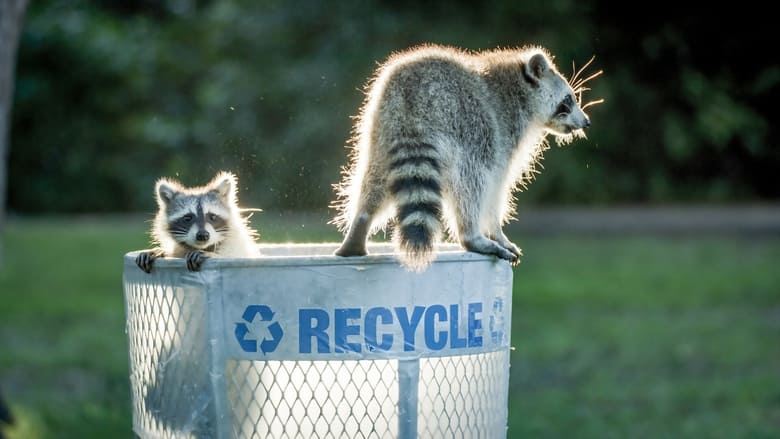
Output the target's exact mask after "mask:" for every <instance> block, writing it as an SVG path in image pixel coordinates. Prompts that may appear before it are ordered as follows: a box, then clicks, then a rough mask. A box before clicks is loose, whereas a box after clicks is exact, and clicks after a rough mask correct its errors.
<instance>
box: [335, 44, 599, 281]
mask: <svg viewBox="0 0 780 439" xmlns="http://www.w3.org/2000/svg"><path fill="white" fill-rule="evenodd" d="M591 61H592V60H591ZM589 64H590V62H589V63H588V64H587V65H585V66H584V67H583V69H580V71H579V72H576V73H575V74H574V75H573V77H572V78H571V80H570V81H567V80H566V79H565V78H564V77H563V76H562V75H561V74H560V73H558V70H557V69H556V67H555V66H554V64H553V63H552V57H551V56H550V55H549V54H548V53H547V52H546V51H545V50H544V49H542V48H538V47H530V48H523V49H514V50H494V51H488V52H480V53H467V52H463V51H461V50H458V49H454V48H449V47H442V46H423V47H419V48H415V49H412V50H409V51H407V52H402V53H399V54H396V55H394V56H391V57H390V58H389V59H388V60H387V61H386V62H385V63H384V64H383V65H382V66H381V67H379V69H378V70H377V72H376V75H375V77H374V79H373V81H372V82H371V83H370V85H369V87H368V88H367V91H368V92H367V97H366V100H365V103H364V105H363V108H362V110H361V113H360V115H359V116H358V117H357V118H356V123H355V127H354V136H353V138H352V141H351V143H352V153H351V159H350V166H349V169H346V170H345V172H344V174H345V178H344V180H343V182H342V183H341V184H339V185H337V186H336V189H337V191H338V192H339V197H338V200H337V201H336V202H335V203H334V207H335V208H336V209H337V210H338V211H339V212H338V215H337V217H336V218H335V220H334V221H333V222H334V223H335V224H336V225H338V226H339V228H340V229H341V230H342V231H344V232H346V233H345V234H346V236H345V239H344V241H343V243H342V244H341V247H340V248H339V249H338V250H336V254H337V255H339V256H360V255H365V254H366V245H365V242H366V238H367V236H368V235H369V234H370V233H374V232H375V231H377V230H378V229H381V228H383V227H384V226H385V225H386V223H387V222H388V220H390V219H391V218H394V223H395V231H394V233H393V239H394V241H396V244H397V246H398V247H400V250H401V263H402V264H403V265H404V266H406V267H409V268H411V269H414V270H421V269H423V268H425V267H426V266H427V265H428V264H429V263H430V262H431V260H432V259H433V258H434V255H433V243H434V242H435V241H436V240H437V239H438V238H439V235H440V233H441V230H442V228H444V229H446V230H447V231H448V232H449V234H450V236H452V237H453V238H455V239H457V240H458V241H459V242H460V244H461V245H462V246H463V247H464V248H466V249H467V250H469V251H473V252H477V253H484V254H491V255H495V256H498V257H499V258H502V259H506V260H508V261H510V262H512V263H517V262H518V261H519V257H520V256H521V251H520V249H519V248H517V246H515V245H514V244H513V243H512V242H510V241H509V239H508V238H507V237H506V236H505V235H504V232H503V230H502V225H503V224H504V223H505V222H506V221H507V220H508V219H510V217H511V215H512V212H513V211H514V198H513V196H512V193H513V191H514V190H515V189H517V188H518V186H524V185H525V184H527V183H528V182H529V181H530V180H531V179H532V177H533V174H534V172H535V171H534V167H535V164H536V162H537V161H538V160H539V159H540V158H541V153H542V152H543V151H544V150H545V149H546V148H547V144H546V141H545V138H546V135H547V134H552V135H554V136H556V137H557V138H558V139H559V143H560V142H562V143H566V142H569V141H571V140H573V139H574V138H577V137H584V133H583V131H582V129H583V128H586V127H588V126H590V119H589V118H588V116H587V115H586V114H585V113H584V112H583V110H584V109H585V108H586V107H588V106H589V105H592V104H594V103H599V102H601V101H596V102H591V103H589V104H587V105H580V104H581V99H582V92H583V91H586V90H588V89H587V88H585V87H584V84H585V82H587V81H588V80H590V79H592V78H594V77H596V76H598V75H599V74H600V73H601V72H597V73H596V74H594V75H591V76H590V77H587V78H581V79H577V77H578V76H579V74H580V73H582V71H583V70H584V68H586V67H587V66H588V65H589Z"/></svg>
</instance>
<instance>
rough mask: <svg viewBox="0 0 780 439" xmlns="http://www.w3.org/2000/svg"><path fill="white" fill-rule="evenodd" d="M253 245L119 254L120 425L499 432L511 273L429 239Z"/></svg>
mask: <svg viewBox="0 0 780 439" xmlns="http://www.w3.org/2000/svg"><path fill="white" fill-rule="evenodd" d="M335 248H336V245H327V244H323V245H310V244H294V245H285V246H272V245H267V246H261V247H260V251H261V253H262V255H263V256H262V257H260V258H256V259H210V260H208V261H207V262H206V263H205V264H204V265H203V268H202V270H201V271H200V272H188V271H187V270H186V269H185V267H184V262H183V261H182V260H174V259H162V260H158V261H156V262H155V268H154V270H153V271H152V273H151V274H147V273H144V272H143V271H141V270H140V269H138V268H137V267H136V265H135V262H134V260H135V256H136V254H137V253H136V252H132V253H128V254H127V255H126V256H125V268H124V291H125V307H126V313H127V335H128V341H129V349H130V381H131V387H132V396H133V429H134V431H135V433H136V434H137V435H138V436H140V437H142V438H144V439H147V438H219V439H222V438H257V439H265V438H285V439H287V438H305V439H312V438H317V439H319V438H399V439H411V438H418V437H419V438H457V437H462V438H488V439H493V438H499V437H505V436H506V422H507V392H508V383H509V330H510V318H511V304H512V300H511V294H512V271H511V268H510V267H509V265H508V264H507V263H506V262H504V261H498V260H496V259H495V258H493V257H486V256H483V255H477V254H473V253H466V252H463V251H460V250H458V249H457V248H456V247H442V248H441V249H440V250H441V251H440V253H439V254H438V256H437V258H436V260H435V261H434V263H433V264H432V265H431V266H430V267H429V268H428V269H427V270H425V271H424V272H422V273H414V272H410V271H407V270H405V269H404V268H402V267H400V266H399V265H398V261H397V259H396V258H395V257H394V256H392V255H390V254H389V252H390V248H389V247H386V246H381V245H376V246H373V247H369V249H370V251H371V253H372V255H370V256H367V257H364V258H339V257H335V256H330V255H331V254H332V252H333V250H334V249H335Z"/></svg>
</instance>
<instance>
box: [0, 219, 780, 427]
mask: <svg viewBox="0 0 780 439" xmlns="http://www.w3.org/2000/svg"><path fill="white" fill-rule="evenodd" d="M253 223H254V225H255V226H256V227H258V228H259V229H260V232H261V236H262V237H263V240H264V241H267V242H287V241H333V240H337V239H338V238H339V235H338V233H336V232H335V229H334V228H333V227H331V226H327V225H325V224H324V223H325V221H324V218H321V217H320V216H319V215H311V216H306V215H304V216H298V215H284V214H281V215H280V214H276V213H262V214H258V215H257V216H256V217H254V218H253ZM147 226H148V225H147V224H146V223H144V218H140V217H139V218H129V219H113V220H105V221H103V220H67V219H66V220H34V221H33V220H17V221H13V222H11V223H10V224H9V226H8V228H7V230H6V232H5V234H4V235H3V248H4V259H3V260H4V266H3V267H2V268H0V300H1V302H2V305H1V306H0V340H2V346H3V348H2V349H0V389H1V390H2V393H3V395H4V397H6V398H7V399H8V400H9V402H10V403H11V406H12V409H13V410H14V412H15V414H16V415H17V420H18V423H17V425H16V426H15V427H14V428H13V429H11V430H9V431H8V435H9V437H11V438H17V439H19V438H25V439H35V438H59V437H63V438H64V437H67V438H71V437H73V438H77V437H78V438H92V437H95V438H100V437H131V436H132V433H131V426H130V416H131V407H130V388H129V380H128V358H127V341H126V335H125V332H124V305H123V298H122V285H121V270H122V255H123V254H124V253H125V252H127V251H129V250H135V249H139V248H145V247H147V246H148V243H147V236H146V228H147ZM512 238H513V239H515V240H516V241H517V242H518V244H520V245H521V246H522V247H523V249H524V251H525V255H526V256H525V257H524V260H523V263H522V264H521V265H520V266H519V267H518V268H517V269H516V271H515V291H514V304H513V310H514V314H513V333H512V345H513V346H514V347H515V350H514V351H513V354H512V369H511V378H510V386H511V390H510V405H509V408H510V417H509V427H510V428H509V434H508V437H509V438H524V437H528V438H539V437H550V438H555V437H575V438H610V437H649V438H655V437H675V438H678V437H690V438H699V437H723V438H730V437H755V438H769V437H777V436H776V435H777V431H780V379H778V371H779V370H780V344H778V340H780V270H777V268H776V265H777V261H780V238H771V239H769V238H767V239H732V238H720V239H719V238H688V239H659V238H655V237H633V238H620V237H602V238H593V237H591V238H582V237H580V238H578V237H558V238H539V237H523V236H512Z"/></svg>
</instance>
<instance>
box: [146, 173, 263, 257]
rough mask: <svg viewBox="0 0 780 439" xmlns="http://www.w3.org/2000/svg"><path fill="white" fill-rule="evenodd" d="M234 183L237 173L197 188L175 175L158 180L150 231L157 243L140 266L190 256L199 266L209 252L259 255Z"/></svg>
mask: <svg viewBox="0 0 780 439" xmlns="http://www.w3.org/2000/svg"><path fill="white" fill-rule="evenodd" d="M236 188H237V180H236V177H235V176H234V175H233V174H231V173H229V172H220V173H218V174H217V175H216V176H215V177H214V178H213V179H212V180H211V181H210V182H209V183H208V184H206V185H205V186H200V187H193V188H187V187H184V186H182V185H181V183H179V182H177V181H175V180H172V179H167V178H161V179H160V180H158V181H157V184H156V185H155V191H154V192H155V198H156V199H157V205H158V211H157V215H156V216H155V219H154V224H153V226H152V232H151V237H152V242H153V243H154V244H155V245H156V248H155V250H153V251H152V252H144V253H141V254H140V255H139V256H138V259H137V260H136V262H137V263H138V266H139V267H141V269H143V270H144V271H147V272H148V271H150V270H151V267H152V264H153V262H154V259H155V258H158V257H163V256H164V257H173V258H186V259H187V267H188V268H189V269H190V270H191V271H197V270H199V269H200V264H201V263H202V262H203V260H205V259H206V258H207V257H210V256H219V257H227V258H248V257H253V256H257V255H258V254H259V253H258V249H257V245H256V243H255V238H256V237H257V232H256V231H254V230H252V229H251V228H250V227H249V225H248V223H247V219H246V218H245V217H244V216H243V215H242V212H241V208H239V206H238V197H237V195H236V190H237V189H236Z"/></svg>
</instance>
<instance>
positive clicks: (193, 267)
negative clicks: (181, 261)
mask: <svg viewBox="0 0 780 439" xmlns="http://www.w3.org/2000/svg"><path fill="white" fill-rule="evenodd" d="M184 258H185V259H186V260H187V270H190V271H200V265H201V264H202V263H203V261H205V260H206V259H208V258H209V257H208V256H206V254H205V253H203V252H202V251H199V250H193V251H191V252H187V254H186V255H184Z"/></svg>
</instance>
